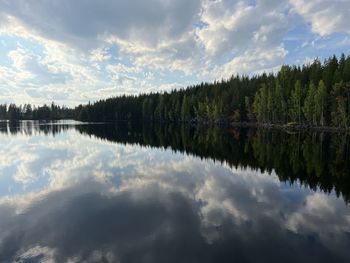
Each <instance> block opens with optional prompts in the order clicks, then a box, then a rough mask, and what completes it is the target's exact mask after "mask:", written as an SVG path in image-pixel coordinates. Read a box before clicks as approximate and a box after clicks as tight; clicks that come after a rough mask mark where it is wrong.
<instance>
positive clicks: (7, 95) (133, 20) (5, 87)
mask: <svg viewBox="0 0 350 263" xmlns="http://www.w3.org/2000/svg"><path fill="white" fill-rule="evenodd" d="M349 15H350V0H313V1H307V0H293V1H292V0H260V1H259V0H257V1H236V0H118V1H113V0H103V1H92V0H88V1H87V0H76V1H71V0H37V1H33V2H30V3H29V1H27V0H11V1H8V0H0V103H4V102H7V103H10V102H16V103H34V104H42V103H50V102H51V101H55V102H57V103H58V104H65V105H69V106H73V105H76V104H79V103H85V102H88V101H94V100H97V99H99V98H106V97H110V96H116V95H120V94H139V93H148V92H155V91H160V90H168V91H169V90H171V89H176V88H181V87H185V86H187V85H191V84H195V83H198V82H202V81H213V80H215V79H221V78H228V77H230V76H231V75H232V74H237V73H238V74H256V73H260V72H264V71H266V72H271V71H276V70H278V69H279V67H280V66H281V65H283V64H304V63H308V62H310V61H312V60H313V59H314V58H315V57H319V58H321V59H324V58H327V57H328V56H330V55H333V54H336V55H340V54H341V53H343V52H344V53H345V54H347V55H350V23H349V22H348V21H347V20H348V19H347V18H348V17H349Z"/></svg>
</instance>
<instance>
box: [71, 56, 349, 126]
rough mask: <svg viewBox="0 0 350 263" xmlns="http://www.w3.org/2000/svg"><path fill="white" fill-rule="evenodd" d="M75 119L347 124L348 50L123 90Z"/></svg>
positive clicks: (79, 109)
mask: <svg viewBox="0 0 350 263" xmlns="http://www.w3.org/2000/svg"><path fill="white" fill-rule="evenodd" d="M76 111H77V119H79V120H91V121H115V120H143V121H151V122H154V121H158V122H159V121H160V122H189V121H191V122H259V123H265V124H288V123H294V124H299V125H310V126H337V127H338V126H339V127H348V126H349V124H350V56H348V57H345V55H344V54H343V55H341V57H340V58H339V59H338V58H337V57H336V56H333V57H331V58H329V59H327V60H325V61H324V63H321V62H320V61H319V60H318V59H316V60H315V61H314V62H313V63H311V64H308V65H304V66H302V67H299V66H286V65H285V66H282V68H281V69H280V71H279V72H278V73H277V74H265V73H264V74H261V75H258V76H253V77H248V76H232V77H231V78H230V79H228V80H222V81H219V82H218V81H216V82H214V83H211V84H209V83H202V84H200V85H196V86H192V87H188V88H187V89H182V90H177V91H172V92H170V93H167V92H165V93H155V94H149V95H139V96H123V97H117V98H110V99H107V100H100V101H98V102H96V103H93V104H88V105H84V106H83V105H80V106H79V107H77V108H76Z"/></svg>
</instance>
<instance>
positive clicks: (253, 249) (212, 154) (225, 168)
mask: <svg viewBox="0 0 350 263" xmlns="http://www.w3.org/2000/svg"><path fill="white" fill-rule="evenodd" d="M349 145H350V143H349V138H348V137H346V136H340V135H336V136H334V135H333V136H330V135H320V134H318V135H305V134H287V133H278V132H274V133H271V132H269V133H268V132H265V133H263V132H256V131H247V130H230V131H222V129H206V130H205V131H199V130H195V129H193V128H186V127H174V126H167V127H164V126H162V127H160V126H157V127H139V126H136V127H135V126H132V125H130V124H122V125H120V124H119V125H111V124H85V125H81V124H78V123H74V122H61V123H55V124H50V123H43V124H40V125H39V123H35V122H24V123H18V124H8V123H5V122H1V123H0V262H31V263H32V262H162V263H163V262H350V249H349V248H350V207H349V205H348V201H349V197H350V194H349V188H350V187H349V186H350V178H349V177H350V174H349V171H350V168H349V167H350V166H349V158H348V157H349V155H348V154H350V151H349Z"/></svg>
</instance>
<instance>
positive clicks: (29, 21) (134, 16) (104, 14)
mask: <svg viewBox="0 0 350 263" xmlns="http://www.w3.org/2000/svg"><path fill="white" fill-rule="evenodd" d="M0 9H1V10H2V13H3V15H4V14H7V15H11V16H14V17H16V18H17V19H19V20H20V21H22V22H23V23H24V24H26V25H28V26H29V27H30V28H32V29H35V30H37V31H38V32H39V33H40V34H42V35H43V36H45V37H47V38H50V39H55V40H59V41H63V42H68V43H70V44H73V45H77V44H78V45H82V46H85V45H90V44H94V43H96V40H97V39H98V38H99V37H103V36H108V35H114V36H117V37H119V38H122V39H136V40H140V39H141V40H143V41H145V42H146V43H148V44H153V45H154V44H156V43H158V41H159V40H160V39H167V38H177V37H179V36H181V35H182V34H183V33H184V32H185V31H187V30H188V29H189V28H190V27H191V25H192V23H193V21H194V18H195V17H196V15H197V14H198V12H199V9H200V1H199V0H192V1H187V0H178V1H165V0H150V1H139V0H119V1H112V0H101V1H90V0H88V1H84V0H77V1H70V0H52V1H45V0H38V1H32V2H28V1H26V0H13V1H7V0H1V1H0Z"/></svg>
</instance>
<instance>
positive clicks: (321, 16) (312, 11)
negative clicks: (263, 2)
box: [291, 0, 350, 36]
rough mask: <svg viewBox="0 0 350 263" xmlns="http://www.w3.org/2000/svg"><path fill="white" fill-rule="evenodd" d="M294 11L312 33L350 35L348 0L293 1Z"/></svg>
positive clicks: (349, 5) (349, 7)
mask: <svg viewBox="0 0 350 263" xmlns="http://www.w3.org/2000/svg"><path fill="white" fill-rule="evenodd" d="M291 3H292V5H293V6H294V11H295V12H297V13H298V14H300V15H301V16H302V17H303V18H304V19H305V20H306V21H307V22H308V23H310V24H311V28H312V30H313V31H314V32H316V33H318V34H320V35H321V36H325V35H329V34H332V33H334V32H346V33H350V26H349V22H348V20H349V15H350V1H348V0H333V1H329V0H316V1H306V0H293V1H291Z"/></svg>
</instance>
